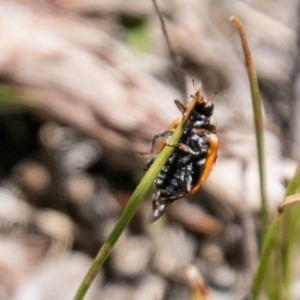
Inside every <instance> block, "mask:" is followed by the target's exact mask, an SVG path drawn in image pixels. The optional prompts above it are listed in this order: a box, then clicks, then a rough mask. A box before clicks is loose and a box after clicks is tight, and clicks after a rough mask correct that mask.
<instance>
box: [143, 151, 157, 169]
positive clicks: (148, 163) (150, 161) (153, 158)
mask: <svg viewBox="0 0 300 300" xmlns="http://www.w3.org/2000/svg"><path fill="white" fill-rule="evenodd" d="M156 157H157V155H155V156H153V157H151V158H150V159H149V160H148V161H147V162H146V164H145V167H144V172H146V171H148V170H149V169H150V167H151V165H152V164H153V163H154V161H155V159H156Z"/></svg>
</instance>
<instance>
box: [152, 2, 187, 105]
mask: <svg viewBox="0 0 300 300" xmlns="http://www.w3.org/2000/svg"><path fill="white" fill-rule="evenodd" d="M152 2H153V5H154V8H155V12H156V14H157V16H158V18H159V21H160V24H161V28H162V31H163V34H164V37H165V39H166V43H167V47H168V51H169V54H170V56H171V60H172V62H173V65H174V66H175V71H176V72H175V73H176V79H177V82H178V87H179V90H180V93H181V95H182V98H183V99H184V103H185V104H187V96H186V95H187V91H186V82H185V78H184V74H183V71H182V69H181V68H180V66H179V64H178V61H177V59H176V56H175V53H174V50H173V48H172V46H171V43H170V39H169V35H168V32H167V28H166V24H165V21H164V18H163V16H162V14H161V12H160V10H159V7H158V5H157V2H156V0H152Z"/></svg>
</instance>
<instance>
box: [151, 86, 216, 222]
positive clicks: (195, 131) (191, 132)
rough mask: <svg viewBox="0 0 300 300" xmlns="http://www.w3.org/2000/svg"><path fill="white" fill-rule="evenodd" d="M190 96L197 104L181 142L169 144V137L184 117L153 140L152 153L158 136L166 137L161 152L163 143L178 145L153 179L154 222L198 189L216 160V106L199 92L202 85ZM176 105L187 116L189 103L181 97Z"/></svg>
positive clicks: (152, 160) (160, 148) (152, 159)
mask: <svg viewBox="0 0 300 300" xmlns="http://www.w3.org/2000/svg"><path fill="white" fill-rule="evenodd" d="M191 97H192V101H195V106H194V108H193V110H192V112H191V114H190V116H189V119H188V120H187V123H186V125H185V127H184V129H183V133H182V135H181V138H180V139H179V141H178V143H176V144H173V145H170V144H168V138H169V137H170V136H171V135H172V133H173V132H174V130H175V128H176V127H177V126H178V124H179V122H180V121H181V118H182V117H181V118H178V119H176V120H174V121H173V122H172V123H171V124H170V126H169V127H168V129H167V131H164V132H161V133H158V134H156V135H155V136H154V137H153V140H152V143H151V153H153V149H154V146H155V143H156V140H157V139H159V138H163V139H164V140H162V142H161V144H160V146H159V152H160V151H161V150H162V149H163V147H164V146H171V147H174V148H175V149H174V151H173V153H172V154H171V156H170V157H169V159H168V160H167V162H166V163H165V165H164V166H163V167H162V169H161V171H160V173H159V174H158V175H157V177H156V179H155V181H154V186H155V190H154V193H153V199H152V208H153V215H152V217H151V219H152V220H151V221H152V222H153V221H155V220H156V219H158V218H159V217H160V216H161V215H162V214H163V213H164V212H165V209H166V208H167V207H168V206H169V205H170V204H171V203H173V202H174V201H175V200H178V199H180V198H182V197H184V196H186V195H188V194H191V193H194V192H195V191H197V190H198V189H199V188H200V186H201V185H202V184H203V182H204V181H205V180H206V178H207V176H208V175H209V173H210V171H211V169H212V166H213V164H214V162H215V161H216V159H217V150H218V137H217V134H216V132H217V131H216V120H215V117H214V115H213V110H214V105H213V103H212V102H211V101H210V100H207V99H206V98H204V97H203V96H201V95H200V87H199V88H198V89H197V91H196V92H195V94H194V95H192V96H191ZM175 104H176V105H177V107H178V109H179V110H180V111H181V113H182V114H183V115H184V114H185V112H186V110H187V107H188V106H184V105H183V104H182V103H181V102H180V101H179V100H175ZM156 157H157V155H156V156H154V157H152V158H151V159H150V160H149V161H148V162H147V163H146V165H145V170H147V169H149V168H150V166H151V165H152V163H153V162H154V160H155V159H156Z"/></svg>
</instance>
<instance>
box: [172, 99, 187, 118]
mask: <svg viewBox="0 0 300 300" xmlns="http://www.w3.org/2000/svg"><path fill="white" fill-rule="evenodd" d="M174 102H175V104H176V106H177V107H178V109H179V110H180V111H181V113H182V114H183V115H184V114H185V112H186V107H185V106H184V105H183V104H182V103H181V102H180V101H179V100H177V99H175V100H174Z"/></svg>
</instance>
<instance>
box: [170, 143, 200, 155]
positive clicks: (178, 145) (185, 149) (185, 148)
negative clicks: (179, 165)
mask: <svg viewBox="0 0 300 300" xmlns="http://www.w3.org/2000/svg"><path fill="white" fill-rule="evenodd" d="M166 146H169V147H174V148H176V149H179V150H181V151H183V152H186V153H189V154H191V155H194V156H197V155H199V154H200V152H195V151H193V150H192V149H191V148H190V147H189V146H187V145H185V144H182V143H175V144H168V143H166Z"/></svg>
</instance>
